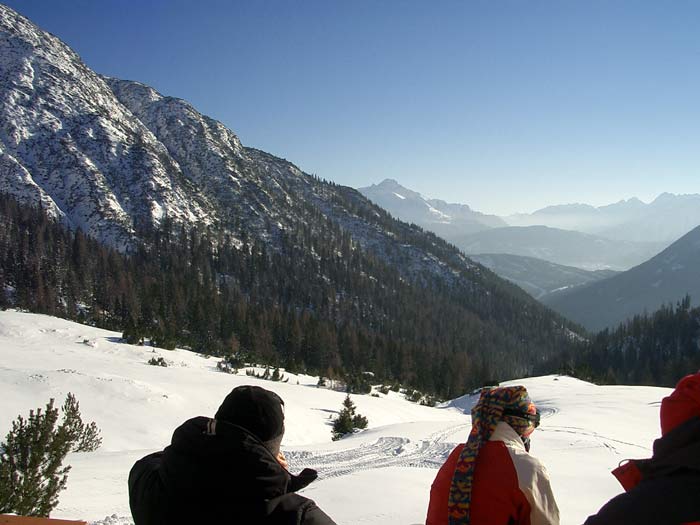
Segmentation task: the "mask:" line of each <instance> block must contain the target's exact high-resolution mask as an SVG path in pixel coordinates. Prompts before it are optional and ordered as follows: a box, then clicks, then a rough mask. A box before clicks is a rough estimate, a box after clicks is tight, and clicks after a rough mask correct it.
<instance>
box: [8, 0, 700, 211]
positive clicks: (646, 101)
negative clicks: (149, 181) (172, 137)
mask: <svg viewBox="0 0 700 525" xmlns="http://www.w3.org/2000/svg"><path fill="white" fill-rule="evenodd" d="M6 4H7V5H9V6H10V7H12V8H14V9H16V10H18V11H19V12H20V13H22V14H23V15H25V16H27V17H29V18H30V19H31V20H32V21H34V22H35V23H36V24H38V25H39V26H40V27H42V28H43V29H46V30H48V31H50V32H52V33H54V34H55V35H57V36H58V37H59V38H61V39H62V40H63V41H64V42H66V43H67V44H68V45H70V46H71V47H73V49H74V50H75V51H77V52H78V54H79V55H80V56H81V57H82V58H83V60H84V61H85V62H86V63H87V64H88V66H90V67H91V68H93V69H94V70H96V71H97V72H99V73H103V74H106V75H111V76H116V77H120V78H126V79H131V80H139V81H141V82H144V83H146V84H149V85H151V86H153V87H155V88H156V89H157V90H158V91H160V92H161V93H163V94H164V95H170V96H176V97H180V98H184V99H186V100H188V101H189V102H191V103H192V104H193V105H194V106H195V107H196V108H197V109H198V110H200V111H201V112H203V113H205V114H207V115H209V116H211V117H214V118H216V119H218V120H220V121H222V122H223V123H224V124H225V125H227V126H228V127H229V128H231V129H232V130H233V131H235V132H236V133H237V134H238V135H239V137H240V138H241V140H242V142H243V143H244V144H245V145H248V146H254V147H257V148H260V149H263V150H265V151H268V152H270V153H273V154H275V155H278V156H281V157H284V158H287V159H289V160H291V161H293V162H294V163H296V164H297V165H299V166H300V167H301V168H302V169H304V170H305V171H307V172H310V173H315V174H317V175H319V176H321V177H323V178H326V179H330V180H333V181H335V182H338V183H340V184H346V185H349V186H354V187H358V186H365V185H369V184H371V183H376V182H379V181H381V180H382V179H384V178H394V179H397V180H398V181H399V182H400V183H402V184H403V185H405V186H408V187H410V188H411V189H414V190H416V191H419V192H421V193H423V194H425V195H427V196H430V197H437V198H442V199H445V200H448V201H452V202H463V203H466V204H469V205H470V206H472V207H473V208H475V209H477V210H480V211H484V212H489V213H500V214H507V213H512V212H516V211H534V210H535V209H537V208H540V207H543V206H545V205H548V204H559V203H568V202H586V203H590V204H594V205H601V204H608V203H610V202H615V201H618V200H620V199H623V198H629V197H632V196H637V197H639V198H641V199H642V200H644V201H647V202H648V201H650V200H651V199H653V198H654V197H656V196H657V195H658V194H660V193H662V192H665V191H667V192H672V193H697V192H700V184H699V181H700V67H699V66H700V31H698V27H700V2H696V1H684V0H675V1H674V2H651V1H649V2H647V1H642V0H637V1H629V2H627V1H617V0H602V1H596V0H587V1H581V2H572V1H566V0H557V1H525V0H520V1H493V0H489V1H440V2H426V1H423V2H414V1H398V0H397V1H388V0H387V1H384V0H381V1H380V0H376V1H362V0H358V1H353V2H340V1H333V0H322V1H315V0H308V1H307V0H305V1H300V0H297V1H293V0H288V1H273V0H262V1H249V2H234V1H223V0H222V1H218V0H217V1H207V0H201V1H197V2H195V1H187V2H185V1H180V0H167V1H166V0H158V1H155V0H154V1H146V0H141V1H135V0H133V1H132V0H99V1H98V0H80V1H78V0H72V1H68V0H66V1H58V0H21V1H8V2H6Z"/></svg>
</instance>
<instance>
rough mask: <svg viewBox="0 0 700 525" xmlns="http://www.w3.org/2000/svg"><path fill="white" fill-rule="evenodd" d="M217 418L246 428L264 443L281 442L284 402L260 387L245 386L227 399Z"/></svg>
mask: <svg viewBox="0 0 700 525" xmlns="http://www.w3.org/2000/svg"><path fill="white" fill-rule="evenodd" d="M214 418H215V419H217V420H219V421H227V422H229V423H233V424H234V425H238V426H240V427H243V428H245V429H246V430H247V431H248V432H250V433H251V434H253V435H255V436H256V437H257V438H258V439H259V440H260V441H262V442H263V443H267V442H280V441H281V440H282V439H281V438H282V435H283V434H284V401H282V398H281V397H280V396H278V395H277V394H275V393H274V392H270V391H269V390H265V389H264V388H260V387H259V386H252V385H243V386H239V387H236V388H234V389H233V390H232V391H231V393H230V394H229V395H227V396H226V399H224V402H223V403H221V406H220V407H219V410H217V411H216V415H215V416H214ZM277 448H279V445H277Z"/></svg>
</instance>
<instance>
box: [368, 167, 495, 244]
mask: <svg viewBox="0 0 700 525" xmlns="http://www.w3.org/2000/svg"><path fill="white" fill-rule="evenodd" d="M358 191H359V192H360V193H362V194H363V195H364V196H365V197H367V198H368V199H369V200H371V201H372V202H374V203H375V204H377V205H378V206H381V207H382V208H384V209H385V210H387V211H388V212H389V213H391V214H392V215H393V216H394V217H397V218H398V219H401V220H402V221H406V222H412V223H414V224H417V225H419V226H422V227H423V228H426V229H428V230H430V231H433V232H435V233H437V234H438V235H440V236H441V237H443V238H445V239H450V237H452V236H454V235H458V234H464V233H473V232H478V231H482V230H486V229H489V228H498V227H502V226H507V224H506V223H505V222H504V221H503V220H502V219H500V218H499V217H497V216H495V215H486V214H484V213H480V212H478V211H474V210H472V209H471V208H470V207H469V206H467V205H466V204H455V203H448V202H445V201H443V200H439V199H429V198H427V197H424V196H423V195H421V194H420V193H417V192H415V191H413V190H410V189H408V188H405V187H403V186H401V185H400V184H399V183H398V182H396V181H395V180H393V179H386V180H384V181H382V182H380V183H379V184H372V185H371V186H367V187H365V188H358Z"/></svg>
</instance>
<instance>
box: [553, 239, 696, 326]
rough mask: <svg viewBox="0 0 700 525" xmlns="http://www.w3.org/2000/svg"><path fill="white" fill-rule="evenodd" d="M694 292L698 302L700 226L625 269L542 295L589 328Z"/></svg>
mask: <svg viewBox="0 0 700 525" xmlns="http://www.w3.org/2000/svg"><path fill="white" fill-rule="evenodd" d="M686 294H690V296H691V299H692V303H691V304H694V305H698V304H700V227H697V228H695V229H694V230H692V231H691V232H689V233H688V234H686V235H684V236H683V237H682V238H680V239H679V240H677V241H676V242H674V243H673V244H672V245H671V246H669V247H668V248H666V249H665V250H664V251H663V252H661V253H660V254H658V255H657V256H656V257H653V258H652V259H650V260H649V261H647V262H645V263H643V264H640V265H639V266H636V267H635V268H632V269H631V270H628V271H626V272H624V273H621V274H619V275H616V276H614V277H611V278H609V279H605V280H603V281H600V282H596V283H592V284H589V285H585V286H582V287H579V288H575V289H572V290H563V291H561V293H553V294H549V295H548V296H546V297H544V298H543V300H544V302H545V304H547V305H549V306H550V307H551V308H553V309H554V310H556V311H558V312H560V313H561V314H562V315H564V316H566V317H567V318H569V319H571V320H573V321H576V322H577V323H580V324H581V325H583V326H584V327H586V328H587V329H589V330H591V331H596V330H602V329H603V328H607V327H614V326H615V325H617V324H618V323H620V322H622V321H624V320H625V319H628V318H630V317H632V316H634V315H636V314H641V313H643V312H644V311H647V312H649V313H651V312H653V311H655V310H657V309H658V308H659V307H660V306H662V305H664V304H668V303H671V304H675V303H677V302H678V301H680V300H681V299H683V297H684V296H685V295H686Z"/></svg>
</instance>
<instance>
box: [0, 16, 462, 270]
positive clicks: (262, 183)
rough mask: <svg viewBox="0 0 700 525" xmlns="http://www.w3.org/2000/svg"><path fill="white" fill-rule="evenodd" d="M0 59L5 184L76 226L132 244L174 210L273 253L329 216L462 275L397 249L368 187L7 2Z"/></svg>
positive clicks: (376, 245) (428, 266)
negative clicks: (178, 95)
mask: <svg viewBox="0 0 700 525" xmlns="http://www.w3.org/2000/svg"><path fill="white" fill-rule="evenodd" d="M0 67H1V68H2V71H3V72H4V74H3V76H2V78H0V118H1V119H2V123H3V124H2V126H1V127H0V192H2V193H8V194H10V195H13V196H14V197H16V198H17V199H18V200H20V201H21V202H23V203H33V204H37V203H39V202H41V203H42V206H43V207H44V208H45V209H47V210H48V211H49V212H50V213H51V214H53V215H54V216H57V217H60V218H61V219H62V220H63V221H64V222H65V223H66V224H67V225H69V226H70V227H72V228H75V229H77V228H80V229H82V230H83V231H84V232H86V233H88V234H90V235H91V236H92V237H95V238H97V239H98V240H101V241H103V242H106V243H107V244H110V245H112V246H115V247H117V248H119V249H121V250H125V249H128V247H129V246H130V245H131V244H132V242H133V240H134V238H135V237H136V236H137V234H138V231H139V230H140V229H142V228H149V227H152V226H158V225H159V224H161V223H162V221H163V220H164V219H165V218H168V219H170V220H173V221H175V222H176V223H178V222H180V223H185V224H188V225H203V226H214V227H216V228H220V229H222V230H225V231H228V232H229V233H231V234H233V235H234V236H238V237H245V239H247V240H248V241H249V242H253V241H255V242H261V243H264V244H265V245H267V246H268V247H269V248H272V249H273V250H274V248H275V244H276V241H277V239H279V236H280V235H283V234H284V232H288V231H290V230H294V229H295V228H296V227H297V226H298V225H299V224H300V223H304V224H309V222H311V221H315V222H316V223H318V227H319V228H327V226H326V224H325V221H326V220H330V221H331V222H333V223H335V224H336V225H337V226H338V227H340V228H343V229H344V230H345V231H346V232H349V233H351V235H352V237H353V241H354V242H355V243H357V245H358V246H360V247H362V248H363V249H366V250H371V251H373V252H374V253H375V255H378V256H380V257H382V258H383V259H391V258H392V257H394V256H397V257H398V255H397V254H399V252H400V258H401V259H402V260H403V261H405V262H406V264H405V265H402V266H401V268H402V269H404V270H406V272H413V273H414V274H415V273H421V272H424V271H425V272H428V273H429V274H433V275H436V274H437V275H440V276H442V277H445V278H448V279H454V274H453V271H452V270H450V269H448V268H446V265H445V262H446V261H444V260H443V261H439V260H437V259H436V258H435V257H434V256H427V255H426V253H424V251H423V250H420V249H413V248H412V249H407V247H406V246H405V245H404V246H402V245H400V244H399V243H398V242H397V241H396V239H395V232H391V231H388V230H387V227H386V225H382V224H381V223H382V221H383V220H384V218H383V217H381V216H380V214H379V213H377V212H376V211H373V207H372V205H371V204H370V203H369V201H367V200H366V199H363V198H362V197H361V195H360V194H359V193H356V192H354V191H353V190H350V189H348V188H342V187H338V186H336V185H333V184H328V183H324V182H322V181H320V180H318V179H317V178H315V177H312V176H310V175H307V174H305V173H303V172H302V171H301V170H300V169H299V168H297V167H296V166H295V165H293V164H292V163H290V162H287V161H286V160H283V159H280V158H277V157H274V156H273V155H269V154H267V153H265V152H262V151H259V150H256V149H252V148H246V147H244V146H242V144H241V142H240V140H239V139H238V137H237V136H236V135H235V134H234V133H233V132H232V131H231V130H229V129H227V128H226V127H225V126H224V125H223V124H221V123H220V122H217V121H216V120H214V119H211V118H209V117H206V116H204V115H202V114H200V113H199V112H197V111H196V109H195V108H193V107H192V106H191V105H190V104H188V103H187V102H186V101H184V100H180V99H175V98H172V97H166V96H163V95H161V94H159V93H158V92H156V91H155V90H153V89H152V88H150V87H148V86H146V85H144V84H140V83H138V82H131V81H123V80H118V79H114V78H108V77H102V76H100V75H98V74H96V73H95V72H93V71H92V70H90V68H88V67H87V66H86V65H85V64H84V63H83V62H82V61H81V60H80V57H78V56H77V55H76V54H75V53H74V52H73V51H72V50H71V49H70V48H69V47H68V46H67V45H66V44H64V43H63V42H61V41H60V40H59V39H58V38H57V37H55V36H53V35H50V34H49V33H47V32H45V31H43V30H41V29H40V28H38V27H37V26H36V25H34V24H32V23H31V22H30V21H29V20H27V19H26V18H24V17H22V16H21V15H19V14H18V13H16V12H15V11H13V10H12V9H10V8H8V7H6V6H2V5H0ZM348 203H349V204H348ZM360 212H361V215H362V217H360V216H359V215H358V213H360ZM397 224H398V223H397ZM389 229H390V228H389ZM455 257H456V259H455V262H457V264H459V265H462V267H464V268H466V267H467V266H469V265H470V263H469V262H468V261H467V260H466V259H465V258H460V257H459V256H458V255H457V254H455ZM457 259H460V261H457Z"/></svg>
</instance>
